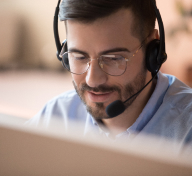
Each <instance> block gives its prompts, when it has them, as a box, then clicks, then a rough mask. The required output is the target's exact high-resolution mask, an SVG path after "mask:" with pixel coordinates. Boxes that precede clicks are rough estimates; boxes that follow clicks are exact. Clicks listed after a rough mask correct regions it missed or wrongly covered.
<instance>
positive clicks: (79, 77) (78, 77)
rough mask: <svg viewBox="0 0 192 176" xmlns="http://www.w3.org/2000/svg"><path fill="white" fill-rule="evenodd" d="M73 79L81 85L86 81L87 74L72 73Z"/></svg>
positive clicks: (77, 84)
mask: <svg viewBox="0 0 192 176" xmlns="http://www.w3.org/2000/svg"><path fill="white" fill-rule="evenodd" d="M71 76H72V79H73V81H74V82H75V84H76V86H77V87H79V85H80V84H81V83H84V82H85V76H84V75H75V74H71Z"/></svg>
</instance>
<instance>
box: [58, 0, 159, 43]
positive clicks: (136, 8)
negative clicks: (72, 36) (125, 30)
mask: <svg viewBox="0 0 192 176" xmlns="http://www.w3.org/2000/svg"><path fill="white" fill-rule="evenodd" d="M154 2H155V0H154ZM123 8H127V9H130V10H131V11H132V13H133V15H134V24H133V26H132V34H133V35H134V36H135V37H137V38H139V39H140V41H143V39H145V38H146V37H147V36H148V35H149V34H150V33H151V32H152V31H153V29H154V27H155V20H156V15H155V10H154V7H153V4H152V2H151V0H63V1H62V3H61V5H60V14H59V17H60V20H61V21H66V20H76V21H79V22H82V23H91V22H94V21H95V20H97V19H99V18H103V17H107V16H109V15H111V14H112V13H115V12H117V11H118V10H120V9H123Z"/></svg>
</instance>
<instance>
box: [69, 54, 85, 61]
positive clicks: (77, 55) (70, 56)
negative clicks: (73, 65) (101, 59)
mask: <svg viewBox="0 0 192 176" xmlns="http://www.w3.org/2000/svg"><path fill="white" fill-rule="evenodd" d="M70 58H71V59H75V60H86V59H87V57H86V56H84V55H83V54H81V53H69V59H70Z"/></svg>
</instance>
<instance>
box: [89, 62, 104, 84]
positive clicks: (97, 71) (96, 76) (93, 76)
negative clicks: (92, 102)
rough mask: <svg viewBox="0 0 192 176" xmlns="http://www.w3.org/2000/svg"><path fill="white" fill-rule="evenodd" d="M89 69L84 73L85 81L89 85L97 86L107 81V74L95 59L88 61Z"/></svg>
mask: <svg viewBox="0 0 192 176" xmlns="http://www.w3.org/2000/svg"><path fill="white" fill-rule="evenodd" d="M89 64H90V66H89V69H88V71H87V75H86V83H87V85H89V86H90V87H98V86H99V85H102V84H105V83H106V82H107V78H108V77H107V74H106V73H105V72H103V71H102V69H101V67H100V66H99V63H98V60H97V59H92V60H91V62H90V63H89Z"/></svg>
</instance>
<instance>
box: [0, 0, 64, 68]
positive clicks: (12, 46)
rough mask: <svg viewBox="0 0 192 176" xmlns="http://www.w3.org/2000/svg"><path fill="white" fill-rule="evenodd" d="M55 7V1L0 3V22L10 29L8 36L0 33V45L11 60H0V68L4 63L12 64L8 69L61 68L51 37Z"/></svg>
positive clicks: (4, 1)
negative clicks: (13, 67)
mask: <svg viewBox="0 0 192 176" xmlns="http://www.w3.org/2000/svg"><path fill="white" fill-rule="evenodd" d="M56 4H57V0H38V1H37V0H16V1H15V0H0V16H1V17H0V19H1V21H3V26H5V27H6V28H7V30H9V29H10V28H11V29H12V30H11V31H10V32H7V30H1V29H0V31H1V33H0V37H1V39H0V42H1V44H0V45H1V46H2V45H3V46H6V47H4V48H5V49H4V50H3V51H4V52H6V53H7V50H8V51H9V57H11V58H5V57H4V56H2V57H1V58H0V60H4V61H0V64H1V65H5V66H7V63H6V60H12V64H10V65H11V66H15V67H26V68H28V67H48V68H53V69H58V68H60V67H61V64H60V62H58V60H57V59H56V55H55V53H56V47H55V43H54V37H53V16H54V11H55V7H56ZM60 26H61V27H62V30H63V32H61V38H62V39H64V38H65V32H64V31H65V30H64V27H63V26H64V25H63V23H61V24H60ZM5 27H4V28H5ZM0 28H2V26H1V27H0ZM16 29H19V31H18V30H16ZM6 33H7V34H9V35H6ZM10 33H11V34H12V35H10ZM15 35H16V36H17V37H15ZM18 36H19V37H18ZM5 41H6V43H5ZM15 50H17V51H18V52H19V53H17V52H16V51H15ZM7 55H8V54H7ZM10 65H9V66H10Z"/></svg>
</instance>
